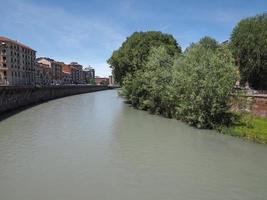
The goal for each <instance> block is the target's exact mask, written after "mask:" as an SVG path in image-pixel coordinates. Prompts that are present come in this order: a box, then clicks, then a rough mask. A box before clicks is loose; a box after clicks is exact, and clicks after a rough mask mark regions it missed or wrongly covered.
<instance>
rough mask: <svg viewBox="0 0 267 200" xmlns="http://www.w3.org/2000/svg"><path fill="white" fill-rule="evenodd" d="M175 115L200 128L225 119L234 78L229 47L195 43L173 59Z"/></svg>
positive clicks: (222, 121)
mask: <svg viewBox="0 0 267 200" xmlns="http://www.w3.org/2000/svg"><path fill="white" fill-rule="evenodd" d="M174 69H175V71H174V73H173V76H174V87H175V88H176V96H177V102H178V104H177V108H176V110H177V113H176V117H177V118H180V119H182V120H184V121H186V122H188V123H189V124H192V125H194V126H197V127H200V128H214V127H215V126H216V125H218V124H225V123H227V122H228V121H229V114H228V110H229V107H228V101H229V97H230V93H231V91H232V88H233V86H234V84H235V81H236V73H235V65H234V62H233V59H232V55H231V53H230V51H229V49H227V48H224V47H218V48H217V49H216V50H213V49H207V48H206V47H205V45H204V46H203V45H202V44H200V43H199V44H197V45H195V46H194V47H192V48H191V49H189V50H188V51H187V53H185V54H184V56H182V57H180V58H179V59H177V60H176V61H175V64H174Z"/></svg>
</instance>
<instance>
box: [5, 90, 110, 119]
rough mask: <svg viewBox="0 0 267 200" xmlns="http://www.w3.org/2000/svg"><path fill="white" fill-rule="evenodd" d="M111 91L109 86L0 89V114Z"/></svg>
mask: <svg viewBox="0 0 267 200" xmlns="http://www.w3.org/2000/svg"><path fill="white" fill-rule="evenodd" d="M107 89H111V88H110V87H108V86H85V85H80V86H76V85H73V86H47V87H42V88H37V87H32V86H18V87H17V86H10V87H0V114H1V113H3V112H6V111H10V110H14V109H17V108H20V107H23V106H28V105H31V104H36V103H41V102H44V101H48V100H51V99H56V98H60V97H65V96H70V95H75V94H82V93H88V92H95V91H100V90H107Z"/></svg>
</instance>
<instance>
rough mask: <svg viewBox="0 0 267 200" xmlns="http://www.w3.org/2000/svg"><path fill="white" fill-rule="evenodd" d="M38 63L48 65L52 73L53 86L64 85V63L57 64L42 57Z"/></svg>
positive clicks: (38, 59)
mask: <svg viewBox="0 0 267 200" xmlns="http://www.w3.org/2000/svg"><path fill="white" fill-rule="evenodd" d="M37 62H38V63H42V64H45V65H48V66H49V67H50V68H51V71H52V80H51V84H53V85H57V84H62V63H61V62H57V61H55V60H53V59H51V58H46V57H41V58H37Z"/></svg>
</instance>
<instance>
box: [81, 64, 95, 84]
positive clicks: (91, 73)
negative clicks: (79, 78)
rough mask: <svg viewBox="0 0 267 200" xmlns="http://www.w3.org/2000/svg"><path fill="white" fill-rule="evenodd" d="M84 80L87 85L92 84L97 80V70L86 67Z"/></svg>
mask: <svg viewBox="0 0 267 200" xmlns="http://www.w3.org/2000/svg"><path fill="white" fill-rule="evenodd" d="M83 75H84V80H85V82H86V83H92V82H94V79H95V70H94V69H93V68H92V67H90V66H89V67H86V68H84V70H83Z"/></svg>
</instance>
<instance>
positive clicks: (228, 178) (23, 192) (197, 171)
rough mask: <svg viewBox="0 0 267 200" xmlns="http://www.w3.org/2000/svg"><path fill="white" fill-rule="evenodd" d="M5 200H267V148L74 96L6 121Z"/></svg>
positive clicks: (2, 152)
mask: <svg viewBox="0 0 267 200" xmlns="http://www.w3.org/2000/svg"><path fill="white" fill-rule="evenodd" d="M0 199H1V200H80V199H81V200H82V199H86V200H88V199H89V200H177V199H181V200H194V199H196V200H239V199H240V200H246V199H247V200H263V199H264V200H266V199H267V146H265V145H259V144H256V143H252V142H248V141H244V140H242V139H239V138H234V137H230V136H225V135H221V134H217V133H216V132H215V131H208V130H197V129H194V128H192V127H189V126H187V125H185V124H183V123H180V122H178V121H176V120H171V119H166V118H163V117H160V116H155V115H150V114H148V113H147V112H143V111H138V110H135V109H133V108H130V107H129V105H127V104H124V103H123V101H122V99H120V98H119V97H118V96H117V91H116V90H111V91H103V92H96V93H89V94H83V95H77V96H71V97H67V98H62V99H58V100H54V101H50V102H47V103H44V104H41V105H38V106H35V107H32V108H29V109H27V110H24V111H22V112H20V113H17V114H16V115H13V116H11V117H9V118H6V119H4V120H2V121H0Z"/></svg>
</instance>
